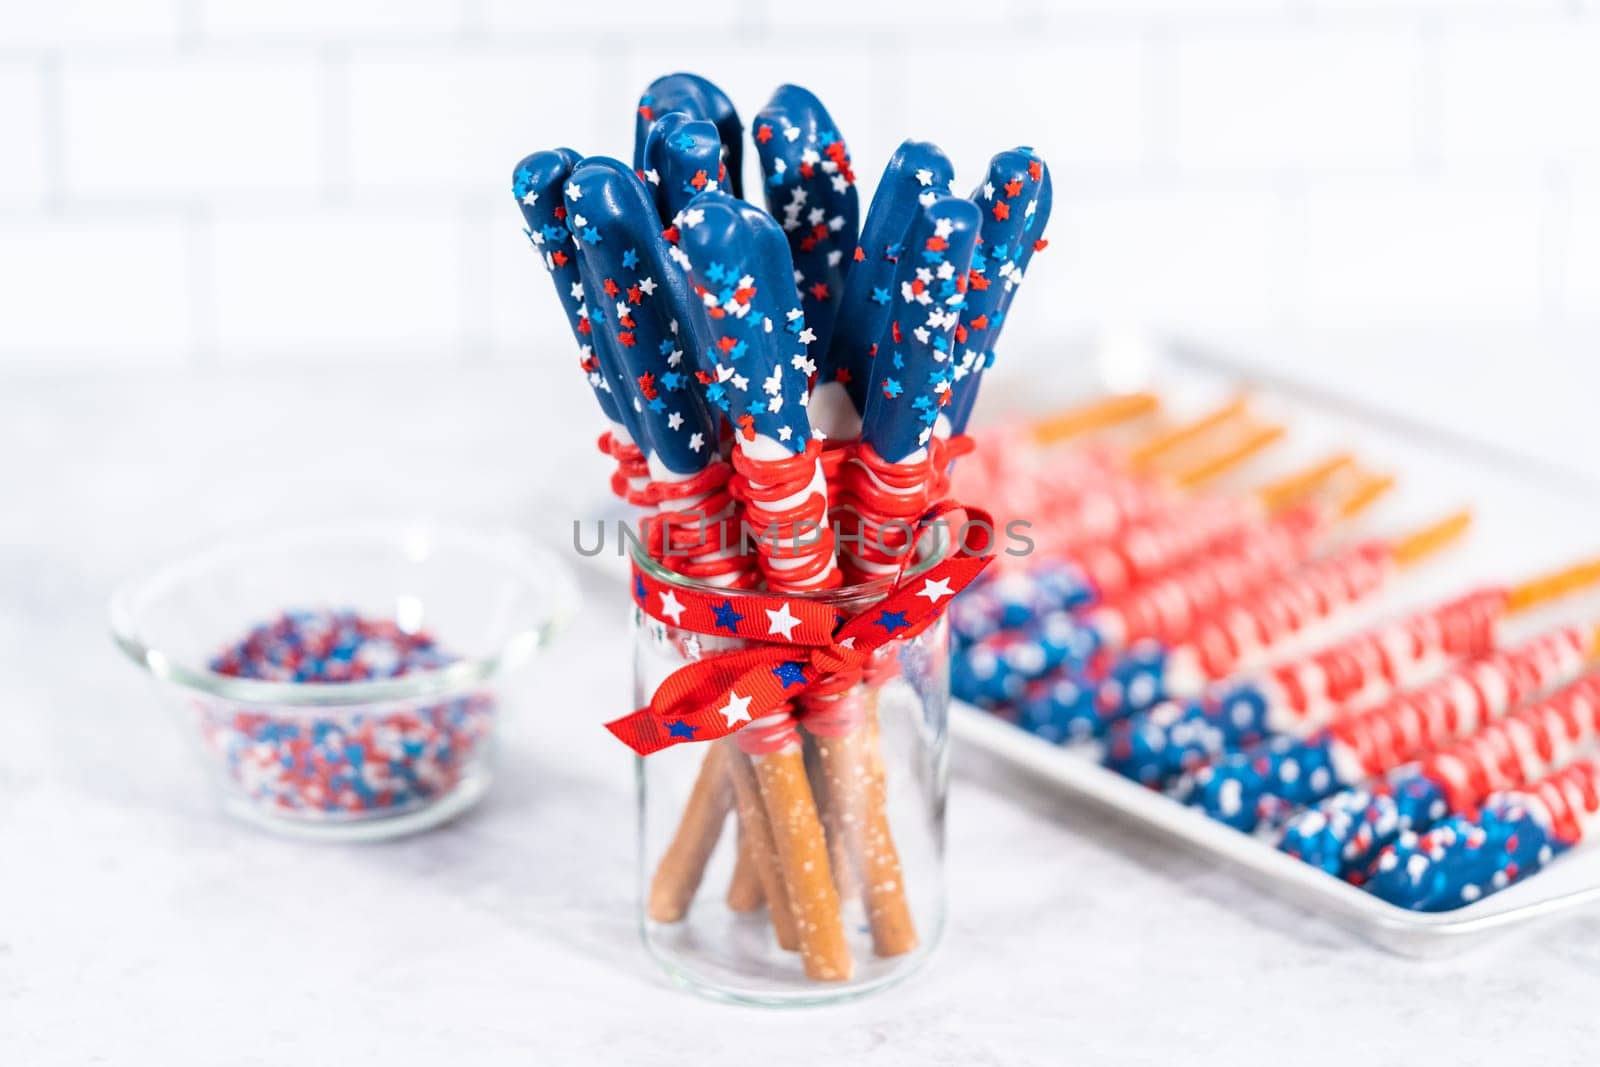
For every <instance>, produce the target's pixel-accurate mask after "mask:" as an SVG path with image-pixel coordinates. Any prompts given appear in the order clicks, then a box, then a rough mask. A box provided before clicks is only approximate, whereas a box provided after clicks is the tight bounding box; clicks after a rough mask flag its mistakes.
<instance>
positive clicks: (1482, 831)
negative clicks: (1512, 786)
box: [1366, 793, 1567, 911]
mask: <svg viewBox="0 0 1600 1067" xmlns="http://www.w3.org/2000/svg"><path fill="white" fill-rule="evenodd" d="M1566 847H1567V845H1566V843H1564V842H1562V841H1560V840H1558V839H1556V838H1555V837H1554V836H1553V835H1551V834H1550V833H1549V831H1547V830H1546V829H1545V828H1544V826H1543V825H1542V824H1541V823H1540V822H1539V820H1538V819H1536V818H1534V816H1533V814H1532V812H1530V811H1529V809H1528V807H1527V805H1526V804H1524V803H1523V801H1522V800H1521V799H1520V798H1519V797H1518V796H1517V794H1515V793H1501V794H1497V795H1496V796H1493V797H1490V798H1489V799H1488V801H1486V802H1485V803H1484V806H1483V809H1482V811H1481V812H1479V815H1478V818H1476V819H1472V818H1468V817H1467V816H1464V815H1452V816H1450V817H1448V818H1446V819H1444V820H1443V821H1441V822H1440V823H1439V824H1438V825H1437V826H1435V827H1434V828H1433V829H1431V830H1429V831H1427V832H1426V833H1422V834H1416V833H1403V834H1401V835H1400V838H1399V840H1397V841H1396V842H1395V843H1394V844H1392V845H1390V846H1388V847H1387V848H1385V849H1384V850H1383V852H1382V853H1380V854H1379V856H1378V859H1377V861H1376V862H1375V863H1374V864H1373V867H1372V870H1371V872H1370V873H1369V875H1368V877H1367V879H1366V887H1367V889H1368V890H1369V891H1370V892H1372V893H1373V894H1374V895H1376V896H1378V897H1381V898H1383V899H1384V900H1387V901H1388V902H1389V903H1391V904H1397V905H1399V906H1400V907H1402V908H1408V909H1410V910H1412V911H1451V910H1453V909H1455V908H1460V907H1465V906H1466V905H1468V904H1471V903H1473V902H1474V901H1477V900H1481V899H1482V898H1484V897H1486V896H1489V895H1490V894H1491V893H1496V892H1498V891H1500V890H1501V889H1504V888H1505V887H1506V886H1508V885H1511V884H1512V883H1514V882H1516V881H1518V880H1520V879H1522V878H1525V877H1527V876H1528V875H1530V874H1532V873H1534V872H1535V871H1537V870H1539V869H1540V868H1541V867H1543V866H1544V865H1545V864H1546V863H1549V862H1550V860H1552V859H1553V858H1555V856H1556V855H1557V854H1559V853H1560V852H1562V851H1564V850H1565V849H1566Z"/></svg>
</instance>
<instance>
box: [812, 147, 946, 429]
mask: <svg viewBox="0 0 1600 1067" xmlns="http://www.w3.org/2000/svg"><path fill="white" fill-rule="evenodd" d="M954 176H955V172H954V171H953V170H952V169H951V167H950V161H949V160H948V159H946V158H945V155H944V153H943V152H941V151H939V149H938V147H937V146H935V145H932V144H928V143H927V142H925V141H905V142H903V143H902V144H901V145H900V147H899V148H898V149H896V150H895V154H894V155H893V156H892V157H890V159H889V165H888V166H886V167H885V168H884V169H883V178H882V179H881V180H880V181H879V182H878V189H877V192H875V193H874V194H873V196H872V204H871V206H870V207H868V209H867V219H866V222H865V224H864V225H863V226H862V228H861V243H860V245H859V247H858V248H857V250H856V253H855V262H854V264H853V265H852V266H851V267H850V270H849V271H848V272H847V274H846V275H845V283H844V295H843V296H842V297H841V298H840V300H839V313H838V317H837V318H836V319H835V320H834V326H833V337H832V339H831V340H830V341H829V342H828V350H827V357H826V358H825V359H822V360H819V361H818V363H817V376H818V381H823V382H832V381H838V382H843V383H844V387H845V391H846V392H847V393H848V394H849V396H850V401H851V403H852V404H854V405H855V409H856V412H857V413H858V414H860V413H863V412H865V411H866V410H867V399H868V396H869V395H870V393H871V391H872V390H871V386H872V385H873V383H874V376H873V352H874V349H875V346H876V345H877V344H878V341H879V340H880V338H881V337H882V336H883V330H884V326H885V325H886V324H887V323H888V321H889V311H890V303H891V292H892V290H893V287H894V276H895V269H896V266H897V265H898V263H899V260H900V254H901V251H902V249H903V247H904V244H905V237H906V230H907V229H908V228H909V227H910V225H911V220H912V218H913V217H914V216H916V214H917V213H918V212H919V211H920V210H921V209H922V206H923V204H924V203H932V202H933V198H934V197H936V196H943V195H945V194H946V193H948V192H949V190H950V183H951V182H952V181H953V180H954Z"/></svg>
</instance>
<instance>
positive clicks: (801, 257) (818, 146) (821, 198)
mask: <svg viewBox="0 0 1600 1067" xmlns="http://www.w3.org/2000/svg"><path fill="white" fill-rule="evenodd" d="M750 136H751V137H752V138H753V139H754V140H755V143H756V155H757V156H758V157H759V158H760V160H761V174H762V194H763V196H764V197H765V199H766V204H767V210H768V211H770V212H771V213H772V217H773V218H775V219H777V220H778V222H779V224H780V225H782V226H783V232H784V235H785V236H786V237H787V238H788V239H789V253H790V256H791V257H792V258H793V260H794V280H795V285H796V287H797V288H798V289H799V291H800V306H801V308H802V309H803V310H804V311H805V315H806V326H807V327H809V328H810V330H811V339H810V341H809V343H808V344H807V345H806V350H807V352H808V354H809V355H810V356H811V360H812V362H813V363H815V364H817V365H818V368H819V370H820V369H821V367H822V365H823V364H825V363H826V362H827V360H826V354H827V351H828V345H829V343H830V342H831V340H832V338H833V323H834V318H835V316H836V315H837V313H838V310H839V302H840V300H842V299H843V297H844V279H845V275H846V274H847V273H848V272H849V270H850V266H851V260H852V257H853V254H854V252H855V248H856V238H857V236H858V231H859V229H860V225H861V209H860V206H859V204H858V202H857V197H856V176H855V171H854V170H852V169H851V166H850V150H849V148H848V147H846V146H845V142H844V138H843V137H842V136H840V134H839V128H838V126H837V125H836V124H835V123H834V121H833V118H832V117H831V116H830V115H829V114H828V112H827V109H825V108H824V107H823V106H822V103H821V101H819V100H818V99H817V98H816V97H815V96H813V95H812V94H811V93H810V91H809V90H806V89H802V88H801V87H800V86H798V85H781V86H779V87H778V90H777V92H775V93H773V94H772V99H771V100H770V101H768V102H767V106H766V107H764V108H762V109H761V111H760V113H759V114H757V115H756V118H755V121H754V122H753V123H751V126H750Z"/></svg>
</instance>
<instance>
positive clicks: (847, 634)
mask: <svg viewBox="0 0 1600 1067" xmlns="http://www.w3.org/2000/svg"><path fill="white" fill-rule="evenodd" d="M958 510H959V511H965V512H966V514H967V515H968V516H969V517H970V518H971V519H972V520H974V521H973V526H972V527H971V530H972V531H973V533H974V536H972V537H971V538H970V540H971V541H972V542H974V543H973V544H972V545H971V546H970V548H969V546H968V545H966V544H960V545H957V546H956V551H955V552H954V553H953V554H952V555H950V556H949V557H947V558H945V559H943V560H941V561H940V562H938V563H936V564H934V565H933V566H932V567H930V568H929V569H928V570H926V571H923V572H922V573H920V574H917V575H915V576H914V577H911V578H906V579H903V580H902V581H900V582H899V583H898V584H896V585H895V586H894V587H893V588H892V589H890V590H889V592H888V594H887V595H886V596H885V597H884V598H883V599H882V600H881V601H879V602H878V603H876V604H874V605H873V606H872V607H870V608H868V609H866V610H865V611H862V612H860V613H859V614H857V615H854V616H845V615H843V614H842V613H841V612H839V611H838V610H836V609H835V608H833V607H831V606H829V605H827V604H821V603H818V602H816V601H814V600H808V599H806V598H804V597H799V596H796V597H785V596H782V595H774V596H749V595H724V594H721V593H719V592H716V591H705V590H699V589H694V590H691V589H686V588H684V587H683V586H681V585H676V584H671V583H667V582H661V581H658V580H656V579H655V578H653V577H651V576H650V575H648V574H646V573H644V572H643V571H641V570H639V569H638V567H637V566H635V567H634V571H633V599H634V603H636V604H637V605H639V607H640V609H641V610H643V611H644V612H645V614H647V615H650V616H652V617H653V618H656V619H659V620H660V621H662V622H664V623H667V624H668V625H670V626H674V627H677V628H680V629H685V630H691V631H694V632H696V633H703V634H707V635H713V636H722V637H740V638H744V639H747V640H751V641H758V642H761V646H762V647H759V648H748V649H741V650H739V651H735V652H727V653H723V654H721V655H714V656H709V657H707V658H705V659H701V660H696V661H694V662H693V663H688V664H685V665H684V666H682V667H680V668H679V669H678V670H676V671H674V672H673V673H672V674H671V675H669V676H668V677H667V679H666V680H665V681H664V682H662V683H661V685H660V686H659V687H658V688H657V689H656V691H655V693H654V694H653V695H652V696H651V698H650V703H649V704H648V705H647V706H645V707H642V708H639V709H638V710H636V711H634V712H633V713H632V714H630V715H624V716H623V717H622V718H620V719H617V720H615V721H613V722H609V723H607V724H606V729H608V730H610V731H611V732H612V733H613V734H614V735H616V737H617V738H618V739H619V740H621V741H622V743H623V744H625V745H627V746H628V747H629V748H631V749H633V750H634V751H635V752H637V753H638V754H639V755H641V756H648V755H649V754H650V753H652V752H659V751H660V750H661V749H663V748H668V747H670V746H672V745H678V744H684V743H687V742H691V741H714V740H716V739H717V738H719V737H726V736H727V735H729V734H731V733H735V732H736V731H738V730H740V729H742V728H743V727H744V726H745V725H746V724H747V723H750V722H752V721H754V720H756V719H759V718H761V717H762V716H764V715H771V714H773V713H775V712H777V711H780V710H782V709H783V708H784V707H785V705H787V704H788V703H789V702H790V701H792V700H794V699H795V698H797V697H799V696H802V695H803V694H806V693H810V692H812V691H814V690H816V689H818V688H819V687H822V686H823V684H824V683H825V681H826V680H827V679H829V678H831V677H833V676H835V675H838V674H841V673H844V672H851V671H860V670H862V669H863V668H864V666H865V664H866V662H867V659H868V657H870V656H871V655H872V653H873V652H874V651H876V650H877V649H879V648H882V647H883V646H884V645H887V644H889V643H891V642H894V641H903V640H906V639H908V638H912V637H915V636H917V635H918V634H920V633H921V632H922V631H923V630H925V629H927V628H928V627H929V626H931V625H933V623H934V622H935V621H936V620H937V619H938V618H939V616H940V615H942V614H943V613H944V609H945V607H946V606H947V605H948V604H949V603H950V600H951V599H952V598H953V597H954V596H955V595H956V594H957V593H959V592H961V590H963V589H965V588H966V587H967V586H968V585H969V584H971V582H972V581H973V580H974V579H975V578H977V577H978V575H979V574H980V573H981V572H982V571H983V568H984V567H986V566H988V565H989V562H990V561H991V560H992V559H993V558H994V557H993V556H990V555H986V554H984V553H986V552H987V550H988V549H989V547H990V545H989V537H988V535H987V531H988V530H992V529H993V524H992V522H991V521H990V520H989V517H988V516H987V515H986V514H984V513H983V512H981V511H978V510H977V509H975V508H963V507H961V506H960V505H957V504H952V503H944V504H940V505H939V506H937V507H936V508H934V509H933V510H932V511H930V512H929V513H928V514H926V515H924V516H923V518H922V522H921V523H920V524H919V528H924V527H926V526H927V525H928V524H929V523H930V522H932V521H934V520H936V519H939V518H940V517H942V516H943V515H946V514H948V513H950V512H953V511H958Z"/></svg>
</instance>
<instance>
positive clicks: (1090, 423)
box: [1027, 393, 1161, 445]
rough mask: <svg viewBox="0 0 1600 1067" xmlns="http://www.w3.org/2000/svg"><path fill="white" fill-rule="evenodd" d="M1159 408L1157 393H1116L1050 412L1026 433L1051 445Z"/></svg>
mask: <svg viewBox="0 0 1600 1067" xmlns="http://www.w3.org/2000/svg"><path fill="white" fill-rule="evenodd" d="M1160 410H1161V398H1160V397H1159V396H1157V395H1156V394H1155V393H1113V394H1111V395H1110V396H1105V397H1100V398H1098V399H1095V400H1091V401H1089V402H1087V403H1085V404H1080V405H1077V406H1075V407H1071V408H1068V409H1067V410H1065V411H1061V412H1058V413H1057V414H1054V415H1047V416H1046V417H1044V418H1042V419H1040V420H1039V421H1038V422H1035V423H1034V424H1033V425H1032V426H1030V427H1028V430H1027V432H1028V433H1029V434H1031V435H1032V437H1033V439H1034V441H1036V442H1038V443H1039V444H1042V445H1049V444H1055V443H1056V442H1058V441H1062V440H1065V439H1066V438H1069V437H1081V436H1083V435H1085V434H1091V433H1095V432H1096V431H1099V430H1103V429H1106V428H1107V427H1110V426H1116V425H1118V424H1119V423H1124V422H1129V421H1132V420H1133V419H1140V418H1144V417H1145V416H1147V415H1153V414H1155V413H1156V412H1157V411H1160Z"/></svg>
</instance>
